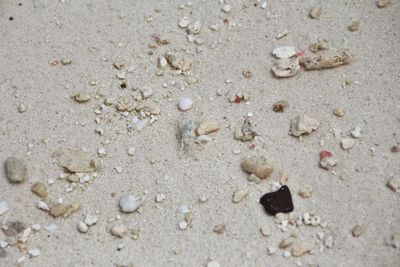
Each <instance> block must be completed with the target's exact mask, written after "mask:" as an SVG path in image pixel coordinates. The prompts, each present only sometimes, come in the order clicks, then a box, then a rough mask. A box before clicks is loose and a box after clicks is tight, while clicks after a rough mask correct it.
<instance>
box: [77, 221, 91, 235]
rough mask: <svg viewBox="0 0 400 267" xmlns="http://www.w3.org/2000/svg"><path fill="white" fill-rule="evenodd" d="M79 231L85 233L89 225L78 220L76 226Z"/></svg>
mask: <svg viewBox="0 0 400 267" xmlns="http://www.w3.org/2000/svg"><path fill="white" fill-rule="evenodd" d="M76 228H77V229H78V231H79V232H81V233H86V232H87V231H88V230H89V227H88V226H87V225H86V223H84V222H82V221H80V222H79V223H78V225H77V226H76Z"/></svg>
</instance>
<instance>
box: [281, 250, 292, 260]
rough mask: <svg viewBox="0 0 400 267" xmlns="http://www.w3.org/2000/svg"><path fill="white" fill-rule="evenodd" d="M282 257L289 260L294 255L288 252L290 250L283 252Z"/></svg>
mask: <svg viewBox="0 0 400 267" xmlns="http://www.w3.org/2000/svg"><path fill="white" fill-rule="evenodd" d="M282 256H283V257H284V258H285V259H288V258H290V257H292V253H291V252H290V251H288V250H285V251H284V252H283V254H282Z"/></svg>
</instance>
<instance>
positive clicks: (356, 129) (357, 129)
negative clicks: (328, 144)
mask: <svg viewBox="0 0 400 267" xmlns="http://www.w3.org/2000/svg"><path fill="white" fill-rule="evenodd" d="M350 135H351V136H352V137H353V138H356V139H357V138H361V128H360V127H358V126H356V127H354V128H353V129H351V131H350Z"/></svg>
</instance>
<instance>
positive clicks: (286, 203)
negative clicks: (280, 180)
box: [260, 185, 293, 215]
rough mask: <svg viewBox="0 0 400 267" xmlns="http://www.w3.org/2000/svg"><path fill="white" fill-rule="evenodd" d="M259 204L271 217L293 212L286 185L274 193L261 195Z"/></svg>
mask: <svg viewBox="0 0 400 267" xmlns="http://www.w3.org/2000/svg"><path fill="white" fill-rule="evenodd" d="M260 203H261V205H263V207H264V209H265V211H266V212H267V213H268V214H271V215H275V214H277V213H288V212H291V211H293V201H292V195H291V194H290V190H289V187H287V186H286V185H283V186H282V187H281V188H279V190H277V191H275V192H271V193H267V194H265V195H263V196H262V198H260Z"/></svg>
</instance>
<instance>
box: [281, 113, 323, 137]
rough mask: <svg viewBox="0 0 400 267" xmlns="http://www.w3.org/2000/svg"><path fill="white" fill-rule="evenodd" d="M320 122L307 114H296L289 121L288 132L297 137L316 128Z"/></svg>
mask: <svg viewBox="0 0 400 267" xmlns="http://www.w3.org/2000/svg"><path fill="white" fill-rule="evenodd" d="M319 125H320V123H319V121H317V120H316V119H313V118H311V117H309V116H307V115H298V116H296V117H295V118H294V119H292V121H291V123H290V130H289V134H290V135H293V136H295V137H299V136H301V135H304V134H310V133H311V132H312V131H315V130H317V129H318V127H319Z"/></svg>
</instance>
